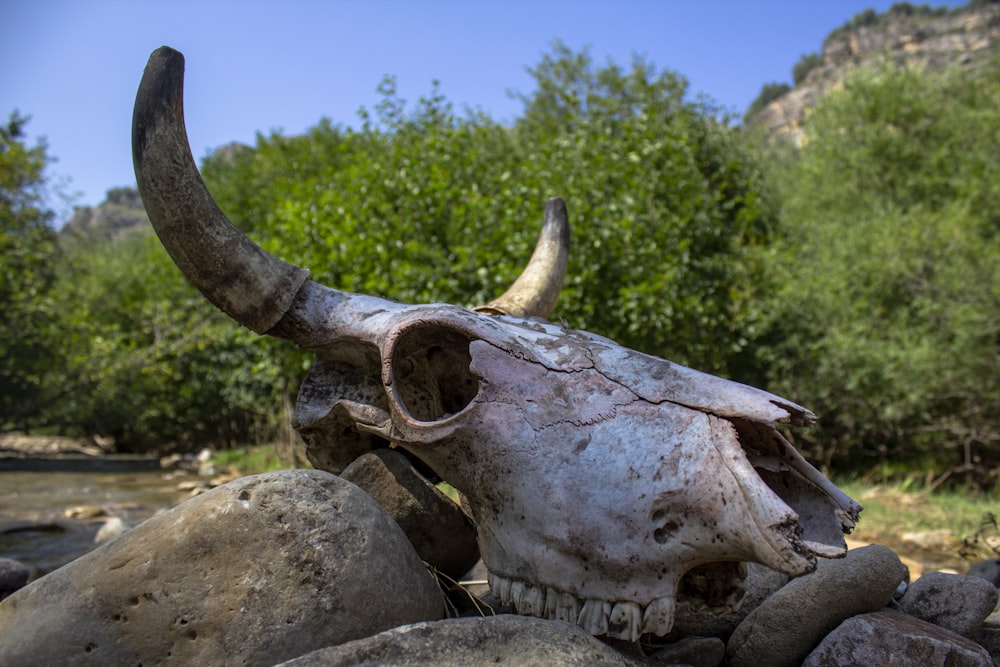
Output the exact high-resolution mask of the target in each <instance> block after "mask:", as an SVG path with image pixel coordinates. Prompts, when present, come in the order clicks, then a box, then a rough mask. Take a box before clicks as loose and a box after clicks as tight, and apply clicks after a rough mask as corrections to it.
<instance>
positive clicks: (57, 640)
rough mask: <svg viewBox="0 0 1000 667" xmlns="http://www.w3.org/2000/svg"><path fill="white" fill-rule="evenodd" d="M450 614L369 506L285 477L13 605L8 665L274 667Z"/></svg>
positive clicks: (59, 577) (132, 541)
mask: <svg viewBox="0 0 1000 667" xmlns="http://www.w3.org/2000/svg"><path fill="white" fill-rule="evenodd" d="M442 613H443V605H442V602H441V596H440V591H439V590H438V588H437V586H436V585H435V583H434V580H433V578H432V577H431V576H430V574H429V573H428V572H427V571H426V569H425V568H424V566H423V564H422V563H421V561H420V558H419V557H418V556H417V554H416V552H414V550H413V547H412V546H410V543H409V541H408V540H407V539H406V536H405V535H403V532H402V531H401V530H400V529H399V527H398V526H397V525H396V524H395V523H394V522H393V521H392V520H391V519H390V518H389V517H388V516H387V515H386V514H385V512H384V511H383V510H382V508H381V507H379V505H378V504H377V503H376V502H375V501H374V500H372V499H371V497H369V496H368V494H366V493H364V492H363V491H362V490H361V489H359V488H358V487H356V486H354V485H353V484H351V483H349V482H347V481H345V480H342V479H340V478H338V477H336V476H334V475H331V474H329V473H325V472H321V471H318V470H308V471H307V470H301V471H285V472H278V473H270V474H266V475H257V476H254V477H244V478H242V479H237V480H235V481H233V482H231V483H229V484H226V485H224V486H220V487H218V488H216V489H214V490H212V491H209V492H207V493H205V494H203V495H200V496H197V497H195V498H192V499H191V500H188V501H187V502H184V503H182V504H181V505H178V506H177V507H174V508H173V509H171V510H169V511H167V512H164V513H162V514H159V515H157V516H155V517H153V518H151V519H149V520H148V521H146V522H144V523H142V524H140V525H139V526H137V527H135V528H133V529H132V530H131V531H129V532H128V533H126V534H124V535H123V536H121V537H120V538H119V539H117V540H114V541H112V542H109V543H107V544H105V545H104V546H102V547H99V548H98V549H96V550H95V551H92V552H90V553H89V554H87V555H85V556H83V557H81V558H79V559H77V560H76V561H74V562H72V563H70V564H69V565H66V566H65V567H62V568H60V569H59V570H57V571H55V572H52V573H50V574H48V575H46V576H44V577H42V578H41V579H38V580H36V581H34V582H32V583H31V584H29V585H28V586H27V587H25V588H22V589H21V590H20V591H18V592H17V593H15V594H14V595H12V596H10V597H9V598H7V599H6V600H4V601H3V602H2V603H0V627H2V628H4V630H5V637H4V641H3V642H0V664H2V665H5V666H8V667H15V666H19V665H42V664H45V665H61V664H75V665H111V664H116V665H125V664H133V665H135V664H140V663H141V664H145V665H154V664H161V663H164V662H167V661H171V662H176V663H177V664H188V665H210V664H241V665H272V664H274V663H276V662H279V661H281V660H286V659H288V658H291V657H294V656H297V655H301V654H302V653H305V652H308V651H310V650H313V649H316V648H320V647H322V646H330V645H333V644H338V643H342V642H346V641H350V640H353V639H357V638H359V637H366V636H369V635H371V634H373V633H376V632H380V631H382V630H385V629H388V628H392V627H396V626H399V625H402V624H405V623H412V622H415V621H421V620H430V619H438V618H440V617H441V616H442Z"/></svg>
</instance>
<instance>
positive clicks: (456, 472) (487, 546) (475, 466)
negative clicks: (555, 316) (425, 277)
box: [132, 47, 860, 641]
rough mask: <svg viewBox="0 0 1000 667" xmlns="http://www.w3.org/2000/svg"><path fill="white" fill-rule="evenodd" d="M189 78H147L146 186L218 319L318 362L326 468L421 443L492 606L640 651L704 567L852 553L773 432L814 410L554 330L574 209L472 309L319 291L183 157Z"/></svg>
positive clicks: (306, 429)
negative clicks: (455, 494)
mask: <svg viewBox="0 0 1000 667" xmlns="http://www.w3.org/2000/svg"><path fill="white" fill-rule="evenodd" d="M183 69H184V61H183V56H181V54H180V53H178V52H176V51H173V50H172V49H169V48H167V47H163V48H161V49H159V50H157V51H155V52H154V53H153V54H152V56H151V57H150V60H149V64H148V65H147V67H146V70H145V73H144V76H143V79H142V83H141V84H140V87H139V92H138V95H137V98H136V106H135V115H134V118H133V128H132V132H133V139H132V140H133V157H134V160H135V170H136V177H137V180H138V185H139V190H140V192H141V193H142V198H143V201H144V203H145V206H146V210H147V212H148V213H149V218H150V220H151V221H152V223H153V226H154V227H155V228H156V231H157V233H158V234H159V236H160V239H161V240H162V242H163V244H164V246H165V247H166V248H167V250H168V252H169V253H170V255H171V257H172V258H173V260H174V261H175V262H176V264H177V265H178V267H180V269H181V270H182V271H183V272H184V273H185V275H187V277H188V278H189V279H190V280H191V281H192V282H193V283H194V284H195V285H196V286H197V287H198V288H199V289H200V290H201V291H202V292H203V293H204V294H205V296H206V297H207V298H208V299H209V300H211V302H212V303H214V304H215V305H216V306H217V307H219V308H221V309H222V310H223V311H225V312H226V313H228V314H229V315H230V316H231V317H233V318H234V319H235V320H236V321H237V322H239V323H240V324H243V325H245V326H247V327H249V328H251V329H253V330H254V331H256V332H257V333H259V334H268V335H272V336H279V337H281V338H285V339H288V340H290V341H292V342H293V343H295V344H296V345H298V346H300V347H301V348H303V349H307V350H311V351H312V352H314V353H315V356H316V361H315V364H314V366H313V368H312V370H311V371H310V373H309V375H308V377H307V378H306V380H305V382H304V384H303V385H302V388H301V390H300V393H299V397H298V402H297V406H296V422H297V424H296V426H297V429H298V431H299V433H300V434H301V435H302V437H303V439H304V440H305V442H306V445H307V448H308V449H307V451H308V454H309V457H310V459H311V460H312V461H313V463H314V464H315V465H316V466H317V467H319V468H323V469H326V470H330V471H332V472H339V471H340V470H341V469H342V468H343V467H344V466H346V465H347V463H349V462H350V461H351V460H352V459H353V458H355V457H356V456H358V455H360V454H362V453H364V452H366V451H368V450H369V449H371V448H373V447H375V446H384V445H385V443H390V444H391V445H393V446H399V447H403V448H405V449H406V450H408V451H409V452H410V453H412V454H413V455H415V456H416V457H418V458H420V459H421V460H423V461H424V462H425V463H426V464H427V465H428V466H430V467H431V468H433V470H434V471H436V472H437V474H439V475H440V476H441V477H442V478H443V479H445V480H447V481H448V482H449V483H451V484H452V485H453V486H455V487H456V488H457V489H458V490H459V491H461V492H462V493H463V494H464V495H465V496H466V498H467V499H468V503H469V505H470V506H471V508H472V511H473V514H474V518H475V521H476V526H477V530H478V538H479V544H480V549H481V553H482V557H483V561H484V562H485V564H486V566H487V568H488V570H489V571H490V585H491V588H492V589H493V592H494V594H496V595H497V596H498V597H500V598H501V599H502V600H503V601H504V602H508V603H513V604H514V605H515V606H516V608H517V609H518V611H519V612H520V613H522V614H533V615H536V616H545V617H548V618H558V619H563V620H568V621H571V622H576V623H579V624H580V625H581V626H583V627H584V628H585V629H586V630H588V631H590V632H591V633H593V634H607V635H611V636H615V637H619V638H624V639H629V640H632V641H635V640H636V639H637V638H638V637H639V635H640V634H642V633H653V634H656V635H664V634H666V633H667V632H668V631H669V630H670V628H671V626H672V624H673V617H674V611H675V605H676V600H677V596H678V592H679V587H680V586H681V583H682V579H683V578H684V577H685V574H687V573H689V572H692V571H695V570H697V571H698V572H699V573H701V574H704V573H705V572H706V571H708V572H711V567H712V565H713V564H718V563H739V562H742V561H756V562H759V563H763V564H765V565H767V566H769V567H772V568H775V569H777V570H780V571H782V572H785V573H787V574H789V575H800V574H803V573H806V572H809V571H811V570H812V569H813V568H814V567H815V564H816V557H817V556H821V557H824V558H834V557H838V556H842V555H843V554H844V552H845V549H846V547H845V544H844V539H843V533H845V532H849V531H850V530H851V528H853V526H854V522H855V521H856V520H857V516H858V513H859V511H860V507H859V506H858V505H857V504H856V503H854V501H852V500H851V499H850V498H848V497H847V496H846V495H844V494H843V493H842V492H841V491H840V490H839V489H837V488H836V487H835V486H834V485H833V484H831V483H830V482H829V481H828V480H826V479H825V478H824V477H823V476H822V475H821V474H820V473H819V472H818V471H817V470H816V469H815V468H813V467H812V466H811V465H810V464H809V463H807V462H806V461H805V460H804V459H803V458H802V457H801V456H800V455H799V453H798V452H797V451H795V449H794V448H792V446H791V445H790V444H789V443H788V442H787V441H786V440H785V438H784V437H782V435H781V434H780V433H779V432H778V431H777V430H776V429H775V428H774V426H773V424H774V423H775V422H782V423H788V424H794V425H802V424H808V423H810V422H812V421H813V420H814V416H813V415H812V413H810V412H809V411H808V410H806V409H805V408H802V407H800V406H798V405H795V404H794V403H792V402H790V401H787V400H784V399H782V398H779V397H777V396H774V395H772V394H769V393H766V392H764V391H761V390H759V389H754V388H752V387H748V386H746V385H742V384H738V383H735V382H731V381H728V380H724V379H721V378H717V377H713V376H711V375H706V374H703V373H700V372H698V371H694V370H691V369H688V368H684V367H682V366H678V365H676V364H673V363H671V362H669V361H665V360H663V359H658V358H655V357H651V356H648V355H645V354H640V353H638V352H635V351H632V350H629V349H626V348H624V347H622V346H620V345H617V344H615V343H614V342H612V341H610V340H608V339H605V338H602V337H599V336H596V335H593V334H589V333H586V332H582V331H575V330H572V329H568V328H565V327H562V326H558V325H556V324H552V323H549V322H546V321H544V320H543V319H540V318H541V317H545V316H547V315H548V313H549V311H550V310H551V308H552V307H553V305H554V303H555V299H556V297H557V295H558V292H559V289H560V287H561V283H562V278H563V275H564V273H565V270H566V257H567V252H568V237H569V229H568V223H567V216H566V209H565V206H564V205H563V203H562V201H560V200H558V199H553V200H551V201H549V203H548V205H547V207H546V212H545V223H544V226H543V229H542V236H541V240H540V242H539V244H538V247H537V248H536V250H535V254H534V255H533V256H532V259H531V261H530V262H529V265H528V268H527V269H526V270H525V272H524V274H522V276H521V277H520V278H519V279H518V281H517V282H516V283H515V284H514V286H512V287H511V289H510V290H508V292H507V293H506V294H504V295H503V296H502V297H500V298H499V299H498V300H496V301H494V302H493V303H491V304H489V305H488V306H485V307H482V308H480V309H478V310H477V311H471V310H466V309H463V308H459V307H456V306H451V305H443V304H438V305H420V306H414V305H405V304H400V303H396V302H393V301H388V300H386V299H381V298H375V297H370V296H363V295H356V294H350V293H345V292H341V291H338V290H335V289H331V288H329V287H324V286H322V285H319V284H317V283H315V282H313V281H311V280H309V279H308V278H307V274H308V272H307V271H306V270H304V269H301V268H299V267H297V266H294V265H291V264H286V263H285V262H283V261H281V260H278V259H276V258H274V257H272V256H271V255H269V254H267V253H266V252H265V251H263V250H262V249H261V248H260V247H258V246H257V245H255V244H254V243H253V242H252V241H250V240H249V239H248V238H247V237H246V236H245V235H244V234H243V233H242V232H240V231H239V230H238V229H236V228H235V227H234V226H233V225H232V224H231V223H230V222H229V221H228V220H227V219H226V218H225V216H224V215H223V214H222V212H221V211H220V210H219V208H218V207H217V206H216V204H215V202H214V201H213V200H212V198H211V195H210V194H209V193H208V191H207V189H206V188H205V186H204V184H203V182H202V181H201V178H200V176H199V174H198V171H197V167H196V166H195V163H194V160H193V158H192V156H191V152H190V149H189V148H188V140H187V134H186V130H185V128H184V119H183V110H182V85H183ZM706 566H708V567H707V569H706ZM719 569H720V570H721V571H723V572H730V573H731V572H733V571H735V570H738V568H728V567H726V566H722V567H720V568H719Z"/></svg>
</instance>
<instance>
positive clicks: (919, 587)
mask: <svg viewBox="0 0 1000 667" xmlns="http://www.w3.org/2000/svg"><path fill="white" fill-rule="evenodd" d="M996 604H997V589H996V586H994V585H993V584H991V583H990V582H988V581H986V580H985V579H980V578H979V577H968V576H963V575H961V574H945V573H943V572H928V573H927V574H925V575H924V576H922V577H920V578H919V579H917V580H916V581H914V582H913V583H912V584H910V588H909V589H908V590H907V591H906V595H904V596H903V598H902V599H901V600H900V601H899V606H900V609H902V610H903V611H905V612H906V613H907V614H910V615H912V616H915V617H917V618H919V619H922V620H924V621H927V622H928V623H934V624H935V625H940V626H941V627H942V628H946V629H948V630H951V631H952V632H955V633H958V634H960V635H962V636H963V637H971V636H972V635H974V634H975V633H976V632H977V631H978V630H979V628H980V627H981V626H982V625H983V619H985V618H986V617H987V616H989V615H990V612H992V611H993V608H994V607H995V606H996Z"/></svg>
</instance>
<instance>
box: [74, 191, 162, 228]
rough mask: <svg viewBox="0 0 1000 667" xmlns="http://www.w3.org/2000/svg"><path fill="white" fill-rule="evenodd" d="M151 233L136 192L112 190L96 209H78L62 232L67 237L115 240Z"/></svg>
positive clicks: (84, 207) (91, 207)
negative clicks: (130, 235) (136, 234)
mask: <svg viewBox="0 0 1000 667" xmlns="http://www.w3.org/2000/svg"><path fill="white" fill-rule="evenodd" d="M149 229H150V226H149V218H147V217H146V209H145V207H144V206H143V205H142V198H141V197H140V196H139V191H138V190H136V189H135V188H114V189H111V190H108V194H107V197H106V198H105V200H104V201H103V202H101V203H100V204H99V205H98V206H77V207H76V208H75V209H74V210H73V217H72V218H70V220H69V222H67V223H66V225H65V226H64V227H63V228H62V233H63V234H64V235H68V236H75V237H82V238H88V239H96V238H100V239H107V240H114V239H118V238H121V237H123V236H127V235H129V234H135V233H145V232H147V231H148V230H149Z"/></svg>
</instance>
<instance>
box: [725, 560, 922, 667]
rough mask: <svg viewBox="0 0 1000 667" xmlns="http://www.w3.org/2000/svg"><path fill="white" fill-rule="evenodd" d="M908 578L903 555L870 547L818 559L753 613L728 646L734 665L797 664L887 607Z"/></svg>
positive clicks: (738, 629)
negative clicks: (856, 619)
mask: <svg viewBox="0 0 1000 667" xmlns="http://www.w3.org/2000/svg"><path fill="white" fill-rule="evenodd" d="M906 576H907V571H906V567H905V566H904V565H903V564H902V563H901V562H900V560H899V557H898V556H896V554H895V553H893V552H892V550H891V549H888V548H886V547H883V546H880V545H876V544H872V545H868V546H865V547H861V548H859V549H852V550H851V551H848V552H847V556H846V557H845V558H842V559H837V560H829V559H823V558H821V559H819V563H818V564H817V567H816V571H815V572H813V573H812V574H808V575H805V576H802V577H799V578H797V579H793V580H792V581H790V582H789V583H788V584H787V585H786V586H784V587H783V588H782V589H781V590H779V591H778V592H777V593H775V594H774V595H772V596H771V597H769V598H768V599H767V600H765V601H764V602H763V603H762V604H761V605H760V606H759V607H757V608H756V609H754V610H753V611H752V612H750V614H749V615H748V616H747V617H746V618H745V619H744V620H743V622H742V623H740V625H739V626H738V627H737V628H736V631H735V632H733V635H732V637H730V638H729V643H728V644H727V646H726V654H727V657H728V659H729V664H730V665H731V667H754V666H756V665H769V667H782V666H785V665H787V666H788V667H792V666H793V665H799V664H800V663H801V662H802V660H803V659H804V658H805V657H806V656H807V655H808V654H809V653H810V652H811V651H812V650H813V648H815V647H816V645H817V644H819V642H820V641H821V640H822V639H823V637H825V636H826V635H827V634H828V633H830V631H832V630H833V629H834V628H836V627H837V626H838V625H840V623H841V622H842V621H843V620H844V619H846V618H849V617H851V616H854V615H856V614H863V613H866V612H870V611H877V610H879V609H881V608H882V607H884V606H885V605H886V603H888V602H889V600H891V599H892V595H893V593H894V592H895V590H896V587H897V586H899V583H900V582H901V581H903V579H904V578H905V577H906Z"/></svg>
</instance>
